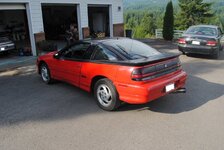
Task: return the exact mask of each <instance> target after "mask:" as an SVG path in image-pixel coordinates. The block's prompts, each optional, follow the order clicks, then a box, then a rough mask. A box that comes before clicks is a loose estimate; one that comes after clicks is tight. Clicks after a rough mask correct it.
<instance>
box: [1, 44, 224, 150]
mask: <svg viewBox="0 0 224 150" xmlns="http://www.w3.org/2000/svg"><path fill="white" fill-rule="evenodd" d="M146 42H148V43H150V44H152V45H153V46H154V47H157V48H159V49H160V50H161V51H170V52H175V53H176V52H177V50H176V46H175V45H172V44H171V43H164V42H161V41H159V42H158V41H146ZM181 60H182V62H183V67H184V69H185V70H186V71H187V73H188V75H189V79H188V82H187V86H186V87H187V89H188V92H187V93H186V94H177V95H174V94H171V95H168V96H165V97H163V98H160V99H158V100H157V101H154V102H151V103H148V104H146V105H125V106H123V107H122V108H121V109H119V111H116V112H105V111H103V110H101V109H99V108H98V107H97V106H96V104H95V102H94V100H93V97H92V96H91V95H89V94H87V93H86V92H84V91H82V90H79V89H78V88H75V87H73V86H70V85H68V84H66V83H56V84H53V85H50V86H49V85H45V84H44V83H43V82H42V81H41V79H40V77H39V76H38V75H37V74H36V73H35V67H34V66H33V65H30V66H28V67H22V68H18V69H14V70H11V71H14V72H9V71H8V72H1V73H0V91H1V92H0V93H1V94H0V149H1V150H18V149H24V150H26V149H27V150H28V149H32V150H40V149H48V150H55V149H63V150H65V149H69V150H70V149H77V150H81V149H84V150H90V149H96V150H106V149H108V150H110V149H113V150H114V149H118V150H127V149H128V150H137V149H138V150H144V149H153V150H161V149H169V150H211V149H215V150H223V149H224V142H223V139H224V109H223V106H224V79H223V74H224V53H223V52H222V57H221V58H220V59H219V60H213V59H210V58H208V57H204V56H191V57H187V56H181Z"/></svg>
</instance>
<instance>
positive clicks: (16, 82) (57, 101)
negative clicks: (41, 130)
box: [0, 61, 224, 126]
mask: <svg viewBox="0 0 224 150" xmlns="http://www.w3.org/2000/svg"><path fill="white" fill-rule="evenodd" d="M183 65H184V67H186V68H187V69H188V70H187V72H189V78H188V82H187V85H186V87H187V90H188V91H187V93H186V94H170V95H167V96H165V97H163V98H160V99H158V100H156V101H153V102H150V103H148V104H145V105H124V106H122V107H121V108H120V109H119V110H118V112H122V111H131V110H132V111H140V110H149V111H154V112H159V113H168V114H176V113H182V112H186V111H192V110H195V109H197V108H199V107H201V106H202V105H204V104H206V103H207V102H209V101H212V100H217V99H218V98H220V97H221V96H223V95H224V85H223V84H217V83H212V82H210V81H207V80H204V79H202V78H199V77H197V75H198V74H200V73H209V72H211V71H213V69H217V68H219V69H222V68H223V63H219V64H217V63H216V64H212V63H205V62H200V61H199V62H187V63H186V64H183ZM190 66H191V67H190ZM23 69H24V71H23ZM29 69H30V70H29ZM0 85H1V86H0V91H1V94H0V104H1V105H0V125H2V126H4V125H13V124H17V123H22V122H28V121H52V120H62V119H68V118H78V117H82V116H85V115H91V114H96V113H106V112H104V111H103V110H101V109H100V108H98V106H97V105H96V103H95V101H94V99H93V97H92V96H91V95H90V94H88V93H86V92H85V91H82V90H80V89H78V88H75V87H73V86H71V85H69V84H66V83H61V82H59V83H56V84H53V85H45V84H44V83H43V82H42V81H41V78H40V77H39V76H38V75H37V74H36V72H35V69H34V68H32V67H30V68H29V67H28V70H27V68H21V69H20V70H19V74H16V75H14V74H13V75H11V74H4V75H2V76H1V77H0Z"/></svg>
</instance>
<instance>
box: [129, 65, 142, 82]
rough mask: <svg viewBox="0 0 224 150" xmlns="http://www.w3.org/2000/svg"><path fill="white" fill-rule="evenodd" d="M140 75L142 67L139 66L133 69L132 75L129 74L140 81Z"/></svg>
mask: <svg viewBox="0 0 224 150" xmlns="http://www.w3.org/2000/svg"><path fill="white" fill-rule="evenodd" d="M142 77H143V75H142V69H141V68H138V69H135V70H133V72H132V75H131V78H132V80H134V81H141V79H142Z"/></svg>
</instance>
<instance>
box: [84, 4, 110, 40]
mask: <svg viewBox="0 0 224 150" xmlns="http://www.w3.org/2000/svg"><path fill="white" fill-rule="evenodd" d="M88 17H89V28H90V35H91V37H93V38H96V37H100V38H101V37H110V11H109V6H107V5H105V6H104V5H89V6H88Z"/></svg>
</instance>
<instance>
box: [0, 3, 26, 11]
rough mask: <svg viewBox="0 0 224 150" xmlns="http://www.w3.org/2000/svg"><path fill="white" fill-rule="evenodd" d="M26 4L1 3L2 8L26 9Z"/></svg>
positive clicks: (0, 7) (0, 8)
mask: <svg viewBox="0 0 224 150" xmlns="http://www.w3.org/2000/svg"><path fill="white" fill-rule="evenodd" d="M25 9H26V7H25V5H24V4H0V10H25Z"/></svg>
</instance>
